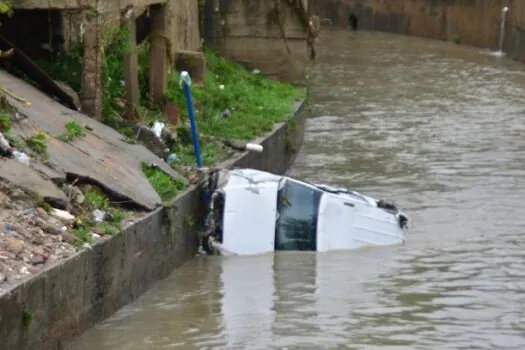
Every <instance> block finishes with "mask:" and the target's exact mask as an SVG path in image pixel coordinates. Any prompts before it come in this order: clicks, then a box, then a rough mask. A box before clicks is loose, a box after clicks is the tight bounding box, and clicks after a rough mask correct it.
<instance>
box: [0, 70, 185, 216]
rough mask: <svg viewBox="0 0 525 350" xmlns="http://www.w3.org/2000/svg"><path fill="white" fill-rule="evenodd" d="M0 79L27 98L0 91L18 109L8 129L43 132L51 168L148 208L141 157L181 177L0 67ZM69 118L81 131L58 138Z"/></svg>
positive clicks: (151, 204) (152, 195)
mask: <svg viewBox="0 0 525 350" xmlns="http://www.w3.org/2000/svg"><path fill="white" fill-rule="evenodd" d="M0 85H2V86H3V88H4V89H7V90H8V91H9V92H10V93H13V94H15V95H16V96H18V97H21V98H23V99H26V100H28V101H29V102H30V103H31V104H30V105H27V104H25V103H22V102H21V101H19V100H18V99H16V98H13V97H12V96H9V94H6V99H7V102H8V104H9V105H11V106H12V107H13V108H14V109H15V110H17V111H19V114H20V115H21V116H22V118H21V121H19V122H16V123H15V124H14V125H13V130H12V132H13V134H15V135H20V136H22V137H28V136H30V135H33V134H35V133H37V132H44V133H46V134H47V135H49V136H50V137H49V143H48V153H49V162H48V163H49V166H50V167H51V168H52V169H53V170H54V171H55V172H56V173H59V174H60V173H66V174H67V175H71V176H75V177H78V178H80V179H82V180H88V181H90V182H93V183H96V184H98V185H99V186H101V187H103V188H104V189H105V190H107V191H108V192H109V193H111V194H113V195H114V196H116V197H118V198H120V199H122V200H130V201H132V202H135V203H136V204H138V205H139V206H141V207H144V208H146V209H148V210H153V209H154V208H156V207H157V206H159V205H161V204H162V202H161V199H160V197H159V195H158V194H157V192H156V191H155V190H154V189H153V187H152V186H151V185H150V183H149V182H148V180H147V179H146V177H145V176H144V175H143V173H142V162H144V163H146V164H157V165H158V166H159V167H160V169H161V170H163V171H164V172H165V173H167V174H169V175H170V176H172V177H173V178H174V179H181V180H182V181H184V182H186V180H185V179H184V178H183V177H182V176H181V175H180V174H178V173H177V172H176V171H174V170H173V169H172V168H171V167H169V166H168V165H167V164H166V163H165V162H164V161H163V160H162V159H160V158H159V157H157V156H156V155H154V154H153V153H152V152H150V151H149V150H148V149H147V148H145V147H144V146H141V145H137V144H129V143H126V142H125V141H124V136H123V135H121V134H119V133H118V132H117V131H115V130H113V129H112V128H110V127H108V126H106V125H104V124H102V123H100V122H98V121H96V120H94V119H92V118H90V117H88V116H86V115H83V114H81V113H78V112H76V111H73V110H71V109H69V108H67V107H65V106H63V105H61V104H60V103H58V102H56V101H55V100H53V99H52V98H50V97H48V96H47V95H45V94H44V93H42V92H41V91H40V90H38V89H36V88H35V87H33V86H32V85H30V84H28V83H26V82H24V81H23V80H21V79H18V78H16V77H14V76H12V75H10V74H8V73H6V72H4V71H0ZM72 120H75V121H77V122H78V123H79V124H81V125H84V126H86V136H85V137H82V138H79V139H77V140H75V141H72V142H63V141H61V140H59V136H60V135H61V134H62V133H63V132H64V131H65V129H64V125H65V124H66V123H67V122H69V121H72Z"/></svg>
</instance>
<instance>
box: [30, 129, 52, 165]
mask: <svg viewBox="0 0 525 350" xmlns="http://www.w3.org/2000/svg"><path fill="white" fill-rule="evenodd" d="M47 142H48V141H47V136H46V134H44V133H43V132H39V133H37V134H35V135H33V136H31V137H28V138H27V139H26V144H27V146H28V147H29V149H30V150H32V151H33V152H35V153H36V154H37V155H39V156H40V157H42V158H43V159H44V160H45V159H47V158H48V157H49V155H48V153H47Z"/></svg>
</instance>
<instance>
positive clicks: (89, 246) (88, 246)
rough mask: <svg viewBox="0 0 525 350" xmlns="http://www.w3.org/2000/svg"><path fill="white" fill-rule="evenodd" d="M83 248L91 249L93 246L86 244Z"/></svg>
mask: <svg viewBox="0 0 525 350" xmlns="http://www.w3.org/2000/svg"><path fill="white" fill-rule="evenodd" d="M82 248H84V249H91V244H89V243H84V244H83V245H82Z"/></svg>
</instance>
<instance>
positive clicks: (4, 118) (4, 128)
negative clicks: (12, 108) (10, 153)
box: [0, 110, 13, 133]
mask: <svg viewBox="0 0 525 350" xmlns="http://www.w3.org/2000/svg"><path fill="white" fill-rule="evenodd" d="M12 126H13V119H12V118H11V114H9V113H8V112H7V111H5V110H2V111H0V132H2V133H5V132H8V131H9V130H11V127H12Z"/></svg>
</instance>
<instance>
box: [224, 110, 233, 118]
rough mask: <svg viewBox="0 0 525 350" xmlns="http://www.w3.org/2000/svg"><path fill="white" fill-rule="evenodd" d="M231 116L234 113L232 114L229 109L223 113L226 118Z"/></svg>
mask: <svg viewBox="0 0 525 350" xmlns="http://www.w3.org/2000/svg"><path fill="white" fill-rule="evenodd" d="M231 114H232V112H230V110H229V109H228V108H226V109H225V110H224V112H222V116H223V117H224V118H228V117H229V116H230V115H231Z"/></svg>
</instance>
